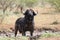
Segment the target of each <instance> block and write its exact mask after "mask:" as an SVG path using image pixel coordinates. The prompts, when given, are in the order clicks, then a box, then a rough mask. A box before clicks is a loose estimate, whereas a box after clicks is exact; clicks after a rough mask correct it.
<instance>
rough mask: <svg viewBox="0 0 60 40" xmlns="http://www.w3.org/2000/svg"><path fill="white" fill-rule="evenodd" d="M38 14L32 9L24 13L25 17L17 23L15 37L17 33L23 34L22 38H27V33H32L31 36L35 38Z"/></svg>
mask: <svg viewBox="0 0 60 40" xmlns="http://www.w3.org/2000/svg"><path fill="white" fill-rule="evenodd" d="M35 15H36V13H35V12H34V10H32V9H27V10H26V11H25V13H24V17H21V18H18V19H17V20H16V22H15V37H16V35H17V31H19V32H20V33H22V36H25V35H26V34H25V32H26V31H30V35H31V36H33V31H34V16H35Z"/></svg>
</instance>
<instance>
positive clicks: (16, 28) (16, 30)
mask: <svg viewBox="0 0 60 40" xmlns="http://www.w3.org/2000/svg"><path fill="white" fill-rule="evenodd" d="M17 32H18V27H17V26H16V27H15V37H16V35H17Z"/></svg>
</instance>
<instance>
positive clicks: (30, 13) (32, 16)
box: [24, 9, 36, 21]
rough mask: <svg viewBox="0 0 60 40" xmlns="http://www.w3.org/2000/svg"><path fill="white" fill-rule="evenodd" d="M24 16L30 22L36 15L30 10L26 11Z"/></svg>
mask: <svg viewBox="0 0 60 40" xmlns="http://www.w3.org/2000/svg"><path fill="white" fill-rule="evenodd" d="M24 15H25V17H26V18H27V19H28V20H29V21H32V20H33V19H34V16H35V15H36V13H35V12H34V11H33V10H32V9H27V10H26V12H25V13H24Z"/></svg>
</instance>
